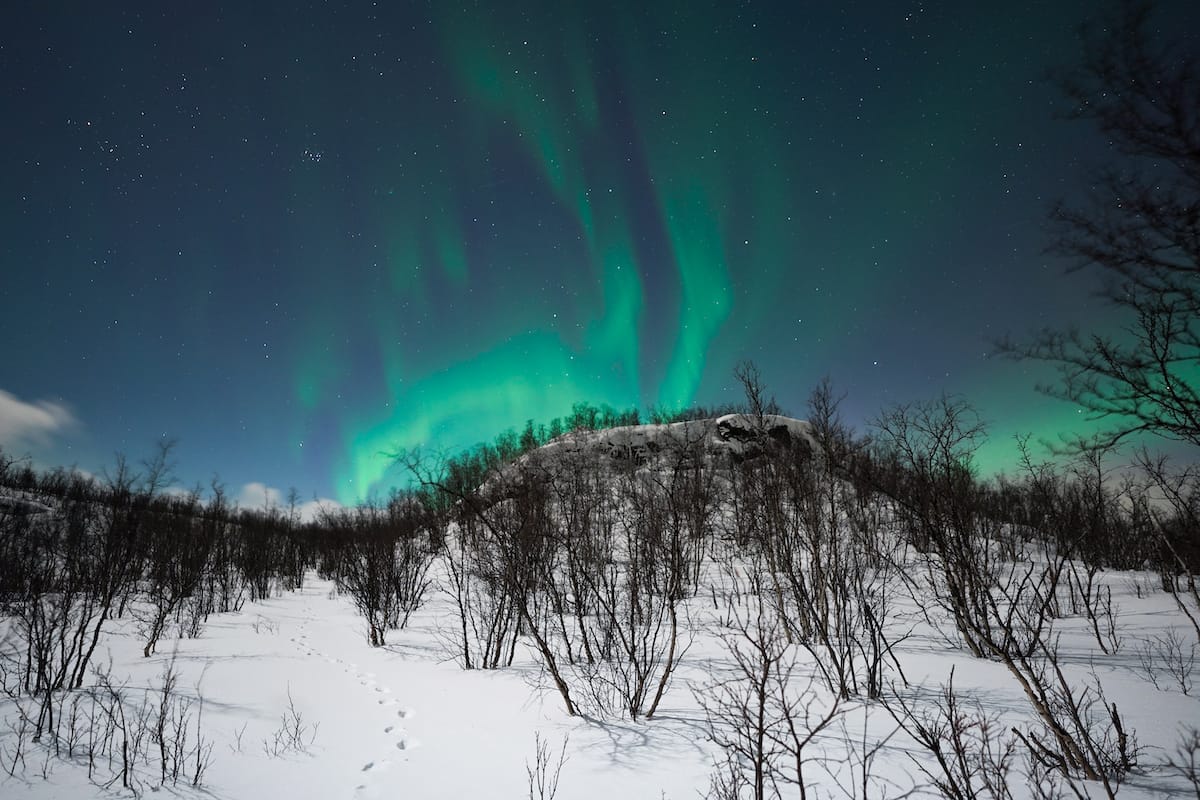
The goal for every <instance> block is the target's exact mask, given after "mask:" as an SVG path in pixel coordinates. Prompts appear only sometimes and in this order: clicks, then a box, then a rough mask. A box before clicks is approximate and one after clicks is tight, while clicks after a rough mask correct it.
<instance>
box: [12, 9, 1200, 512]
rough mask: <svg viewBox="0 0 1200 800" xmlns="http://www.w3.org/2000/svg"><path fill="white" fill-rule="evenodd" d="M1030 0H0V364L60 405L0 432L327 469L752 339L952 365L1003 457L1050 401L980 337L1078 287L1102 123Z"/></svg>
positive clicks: (727, 377)
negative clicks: (1076, 119)
mask: <svg viewBox="0 0 1200 800" xmlns="http://www.w3.org/2000/svg"><path fill="white" fill-rule="evenodd" d="M939 5H940V4H939ZM1052 5H1053V7H1052V8H1049V9H1047V8H1046V7H1045V6H1044V4H1032V3H1030V4H995V5H994V6H992V5H989V4H945V6H946V7H935V4H922V3H891V2H873V3H857V4H845V5H840V6H839V4H806V3H763V4H757V3H754V4H752V3H743V2H738V3H734V2H728V3H726V2H714V3H709V2H699V3H695V2H663V3H654V4H643V3H623V2H618V3H614V4H611V5H601V4H585V3H578V4H576V3H533V4H524V5H522V6H521V8H520V10H517V9H516V7H515V6H513V5H511V4H506V3H486V2H485V3H470V4H465V7H463V6H460V5H458V4H443V3H379V4H374V3H368V2H363V3H331V4H324V3H320V4H313V5H305V6H293V5H291V4H282V3H274V2H263V3H229V4H226V3H214V4H206V5H205V6H204V7H203V8H199V7H197V8H196V9H192V8H187V9H184V8H183V7H178V8H176V7H165V6H164V7H160V6H145V7H143V8H142V10H141V11H134V10H132V9H130V8H126V9H125V10H124V11H122V10H120V9H113V8H109V7H100V6H84V5H79V6H73V5H71V4H44V5H43V4H35V5H31V6H29V7H27V8H23V9H21V10H19V11H17V12H15V15H14V16H13V18H12V19H11V20H8V21H7V22H6V25H5V31H4V32H3V33H2V34H0V39H2V43H3V47H2V48H0V67H2V73H0V74H2V77H0V82H2V84H3V87H4V89H3V102H4V107H5V108H6V109H7V111H6V113H5V117H6V118H7V120H8V122H7V123H6V124H5V126H4V129H3V131H2V132H0V136H2V137H3V145H4V146H3V148H2V149H0V159H3V162H2V163H3V171H2V174H3V175H4V178H3V181H2V184H3V191H2V193H0V224H2V225H3V231H2V234H3V235H2V237H0V274H2V275H3V279H2V280H0V303H2V304H3V305H2V307H3V315H2V316H0V335H2V337H3V338H2V341H3V343H4V353H5V355H4V365H3V367H2V368H0V390H4V391H5V392H8V393H11V396H12V398H16V400H14V401H13V402H14V403H16V402H18V401H19V403H21V404H24V405H23V407H26V408H31V407H35V406H37V404H39V403H42V404H47V403H49V404H53V405H54V407H55V408H60V407H61V408H65V409H69V413H66V415H65V416H64V417H62V418H61V419H60V422H62V424H61V425H50V424H49V423H47V425H48V427H47V428H46V429H45V430H40V429H39V430H34V431H33V432H32V433H30V432H27V433H25V434H24V435H23V436H21V437H18V436H17V435H16V434H14V438H13V439H12V441H10V442H3V441H0V445H3V446H4V447H5V448H6V450H9V451H11V450H13V449H14V447H15V449H16V450H18V451H29V452H32V453H33V454H34V455H35V457H36V458H37V459H38V460H39V461H41V462H43V463H47V464H65V463H76V464H78V465H80V466H81V467H83V468H84V469H87V470H90V471H93V472H99V471H100V470H101V469H102V468H103V466H104V465H105V464H106V463H109V462H110V460H111V455H112V453H113V452H114V451H118V450H119V451H125V452H128V453H130V454H132V455H136V454H139V453H144V452H146V451H147V450H148V449H149V448H150V447H151V446H152V445H153V442H154V441H155V440H156V439H157V438H159V437H161V436H164V435H165V436H171V437H178V439H179V440H180V444H179V449H178V459H179V466H178V469H177V472H178V476H179V479H180V480H181V482H182V483H183V484H193V483H196V482H200V483H204V482H207V480H208V479H209V476H211V475H212V474H214V473H219V474H220V476H221V477H222V479H223V480H225V481H226V482H227V483H228V484H230V485H234V486H238V485H242V484H246V483H250V482H252V481H259V482H264V483H266V484H269V485H271V486H278V487H287V486H295V487H297V489H298V490H299V491H300V492H301V494H302V495H305V496H310V495H320V496H332V497H336V498H337V499H339V500H342V501H352V500H356V499H361V498H363V497H365V496H366V495H367V494H368V493H369V492H371V491H372V490H381V489H384V488H386V487H387V486H389V485H392V484H394V483H395V482H396V481H398V480H400V478H399V477H398V476H396V475H393V474H390V473H389V471H388V466H389V461H388V459H387V458H386V456H385V455H383V454H384V453H385V452H387V451H391V450H394V449H396V448H398V447H409V446H414V445H418V444H423V445H426V446H433V447H443V448H448V449H453V448H458V447H463V446H466V445H470V444H472V443H474V442H476V441H480V440H483V439H490V438H491V437H493V436H494V435H495V434H496V433H498V432H500V431H501V430H503V429H505V428H509V427H519V426H520V425H522V424H523V423H524V422H525V420H526V419H530V418H532V419H534V420H543V421H545V420H548V419H549V418H551V417H554V416H558V415H562V414H565V413H567V412H568V411H569V410H570V407H571V405H572V404H573V403H575V402H577V401H581V400H585V401H588V402H591V403H594V404H600V403H607V404H610V405H612V406H614V407H618V408H626V407H629V406H638V407H640V408H642V409H645V408H647V407H649V406H651V405H661V406H667V407H678V406H683V405H687V404H689V403H693V402H700V403H704V404H717V403H723V402H729V401H734V400H737V399H738V395H737V392H736V390H735V388H734V386H733V380H732V377H731V370H732V368H733V366H734V365H735V364H736V363H737V362H738V361H739V360H741V359H744V358H748V359H753V360H754V361H755V362H756V363H757V364H758V365H759V367H760V369H761V370H762V373H763V376H764V378H765V379H766V381H767V382H768V385H769V388H770V389H771V391H772V392H773V393H774V394H775V396H776V397H777V399H778V400H779V401H780V402H781V404H782V405H784V406H785V407H786V408H788V409H790V410H791V411H793V412H794V413H797V414H801V413H802V410H803V406H804V401H805V398H806V396H807V394H808V391H809V390H810V389H811V388H812V386H814V385H815V384H816V382H817V381H818V380H820V378H821V377H822V376H824V375H829V376H831V377H832V379H833V381H834V383H835V385H836V386H837V387H839V388H840V389H842V390H843V391H845V392H847V394H848V397H847V400H846V415H847V417H848V418H849V419H851V420H852V421H855V422H859V423H861V422H862V421H863V420H865V419H867V418H869V417H870V416H871V415H872V414H874V413H875V412H876V411H878V409H879V408H880V407H881V406H882V405H884V404H886V403H889V402H896V401H906V400H914V399H919V398H927V397H932V396H935V395H936V394H938V393H939V392H941V391H943V390H945V391H949V392H957V393H962V394H963V395H965V396H966V397H968V398H969V399H971V400H972V401H973V402H975V403H976V405H977V406H978V407H979V409H980V412H981V414H982V415H983V417H984V418H985V419H987V420H989V421H990V422H991V425H992V431H993V443H992V444H991V445H989V448H988V449H987V450H985V452H984V454H983V455H984V457H985V461H987V463H989V464H992V465H996V466H1003V462H1004V459H1005V457H1006V454H1007V453H1010V452H1011V449H1010V447H1009V445H1007V444H1005V442H1006V441H1008V439H1009V437H1010V436H1011V435H1012V434H1013V433H1014V432H1018V431H1026V432H1031V433H1033V434H1034V435H1035V436H1043V437H1052V436H1054V435H1055V434H1057V433H1058V432H1065V431H1067V430H1070V429H1071V428H1072V426H1077V425H1078V424H1079V419H1078V416H1077V414H1078V410H1077V409H1072V408H1069V407H1065V406H1063V405H1062V404H1060V403H1057V402H1056V401H1053V400H1049V399H1046V398H1044V397H1042V396H1040V395H1038V394H1037V393H1036V392H1035V390H1034V383H1035V381H1036V380H1037V379H1038V378H1039V377H1043V374H1042V373H1037V372H1036V371H1035V370H1033V369H1032V368H1031V367H1030V366H1029V365H1023V364H1014V363H1011V362H1001V361H997V360H996V359H989V358H988V353H989V351H990V350H991V344H990V342H991V340H992V339H993V338H994V337H997V336H999V335H1001V334H1003V333H1004V332H1006V331H1014V332H1017V333H1020V332H1023V331H1027V330H1029V329H1031V328H1034V327H1039V326H1042V325H1047V324H1053V325H1058V324H1064V325H1065V324H1070V323H1073V322H1075V323H1087V324H1089V325H1105V324H1109V323H1108V322H1107V320H1108V315H1109V313H1110V312H1109V311H1108V309H1107V308H1105V307H1104V306H1102V305H1101V304H1100V301H1098V300H1096V299H1095V298H1094V297H1092V296H1091V295H1090V294H1089V288H1088V283H1087V279H1086V276H1081V275H1067V274H1064V265H1063V264H1062V263H1059V262H1057V261H1055V260H1054V259H1053V258H1051V257H1049V256H1047V255H1046V254H1045V253H1044V247H1045V244H1046V232H1045V230H1044V225H1043V221H1044V220H1045V218H1046V212H1047V208H1048V207H1049V205H1050V203H1051V202H1052V201H1053V200H1055V199H1057V198H1062V197H1065V198H1067V199H1068V200H1076V199H1078V198H1080V197H1082V196H1084V195H1085V194H1086V192H1087V191H1088V185H1089V184H1088V181H1087V174H1088V173H1087V167H1088V164H1090V163H1094V162H1095V161H1097V160H1103V159H1104V158H1106V157H1107V156H1108V155H1109V154H1108V153H1106V146H1105V143H1104V141H1103V140H1102V139H1101V138H1100V137H1099V136H1098V135H1096V134H1095V133H1094V132H1093V131H1091V130H1090V129H1088V128H1087V127H1086V125H1085V124H1082V123H1071V122H1066V121H1063V120H1060V119H1056V118H1055V113H1056V110H1058V111H1061V108H1059V100H1058V95H1057V94H1056V92H1055V90H1054V88H1053V87H1052V86H1051V85H1049V83H1048V82H1047V80H1046V72H1047V70H1048V69H1051V68H1054V67H1056V66H1063V65H1068V66H1069V65H1070V64H1071V63H1072V61H1073V60H1074V59H1077V57H1078V53H1079V48H1080V43H1079V39H1078V36H1077V33H1076V28H1077V26H1078V25H1079V24H1080V23H1081V22H1084V21H1087V20H1089V19H1095V18H1096V15H1098V14H1100V13H1101V12H1103V11H1104V9H1103V8H1100V7H1099V4H1095V3H1090V2H1083V0H1078V1H1072V2H1064V3H1057V4H1052ZM1185 6H1186V4H1183V3H1176V4H1168V5H1166V6H1165V7H1164V8H1163V9H1162V13H1161V16H1162V20H1163V22H1162V24H1163V25H1164V26H1170V25H1171V24H1172V20H1174V21H1175V22H1178V20H1179V19H1181V18H1186V17H1185V15H1187V14H1188V13H1189V12H1188V11H1187V10H1186V9H1185ZM37 407H40V406H37ZM4 430H5V428H4V426H2V425H0V432H3V431H4Z"/></svg>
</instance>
